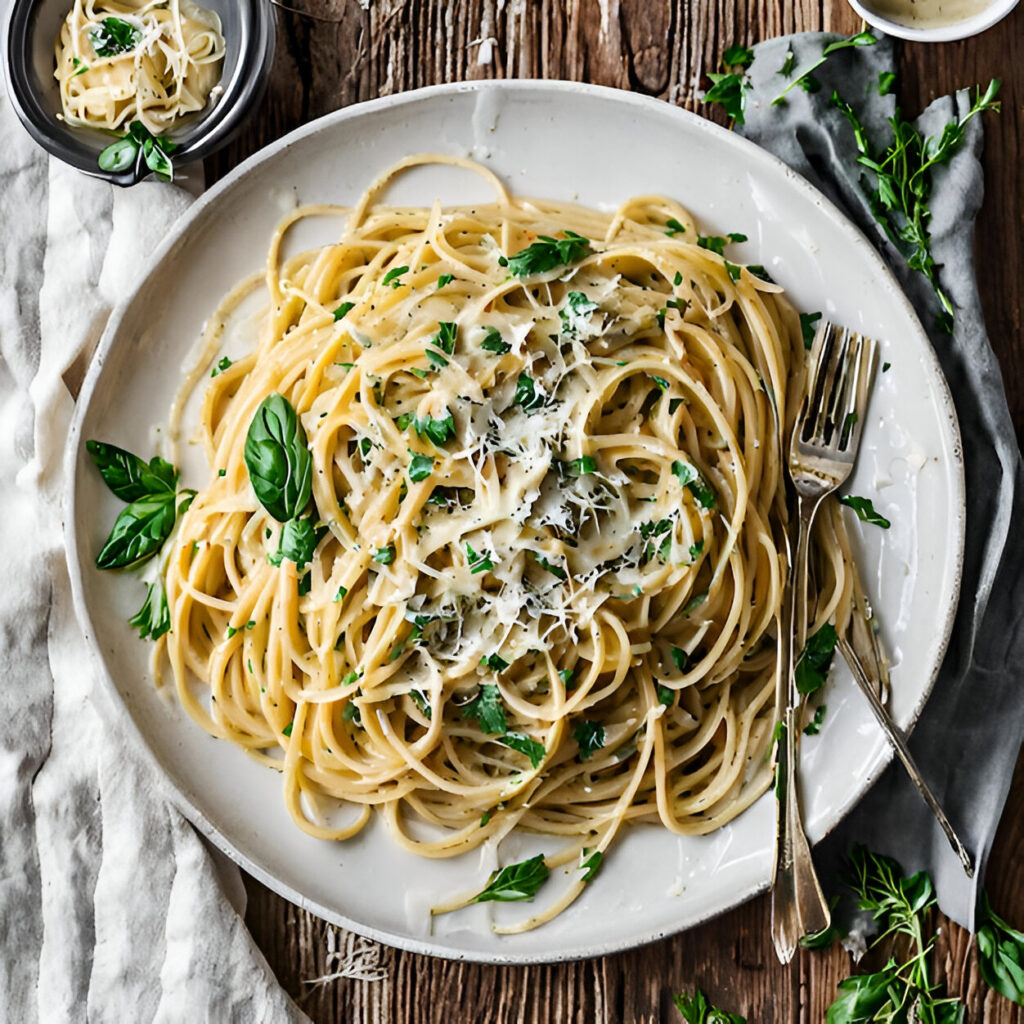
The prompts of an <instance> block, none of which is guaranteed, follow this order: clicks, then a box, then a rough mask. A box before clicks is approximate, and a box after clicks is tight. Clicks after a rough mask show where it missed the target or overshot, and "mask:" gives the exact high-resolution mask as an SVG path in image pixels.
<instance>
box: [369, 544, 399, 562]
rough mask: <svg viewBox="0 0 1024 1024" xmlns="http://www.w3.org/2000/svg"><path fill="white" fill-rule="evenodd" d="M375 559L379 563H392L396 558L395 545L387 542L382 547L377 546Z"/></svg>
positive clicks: (374, 554)
mask: <svg viewBox="0 0 1024 1024" xmlns="http://www.w3.org/2000/svg"><path fill="white" fill-rule="evenodd" d="M373 560H374V561H375V562H376V563H377V564H378V565H390V564H391V563H392V562H393V561H394V560H395V545H394V544H385V545H384V547H382V548H377V550H376V551H374V553H373Z"/></svg>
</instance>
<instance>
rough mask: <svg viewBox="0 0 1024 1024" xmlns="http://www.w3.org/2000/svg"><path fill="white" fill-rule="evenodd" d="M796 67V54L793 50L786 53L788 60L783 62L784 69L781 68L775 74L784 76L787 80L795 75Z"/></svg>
mask: <svg viewBox="0 0 1024 1024" xmlns="http://www.w3.org/2000/svg"><path fill="white" fill-rule="evenodd" d="M795 67H796V54H794V53H793V51H792V50H787V51H786V59H785V60H784V61H783V62H782V67H781V68H779V70H778V71H776V72H775V73H776V74H777V75H782V76H783V77H785V78H789V76H790V75H791V74H793V68H795Z"/></svg>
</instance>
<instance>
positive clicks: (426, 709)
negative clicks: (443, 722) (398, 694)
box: [409, 690, 434, 720]
mask: <svg viewBox="0 0 1024 1024" xmlns="http://www.w3.org/2000/svg"><path fill="white" fill-rule="evenodd" d="M409 696H410V697H411V698H412V700H413V703H414V704H415V705H416V707H417V708H419V712H420V714H421V715H422V716H423V717H424V718H426V719H428V720H429V719H432V718H433V717H434V712H433V709H432V708H431V706H430V701H429V699H428V698H427V695H426V694H425V693H424V692H423V691H422V690H410V691H409Z"/></svg>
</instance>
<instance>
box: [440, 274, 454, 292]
mask: <svg viewBox="0 0 1024 1024" xmlns="http://www.w3.org/2000/svg"><path fill="white" fill-rule="evenodd" d="M454 280H455V275H454V274H442V275H441V276H440V277H439V278H438V279H437V290H438V291H440V290H441V289H442V288H443V287H444V286H445V285H446V284H451V283H452V281H454Z"/></svg>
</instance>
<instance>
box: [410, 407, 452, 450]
mask: <svg viewBox="0 0 1024 1024" xmlns="http://www.w3.org/2000/svg"><path fill="white" fill-rule="evenodd" d="M405 415H408V413H406V414H405ZM401 419H402V417H401V416H400V417H399V420H401ZM413 428H414V429H415V431H416V433H417V434H419V436H420V437H425V438H427V440H428V441H432V442H433V443H434V444H435V445H437V447H438V448H440V447H441V445H443V444H444V443H445V441H447V440H449V439H450V438H453V437H454V436H455V419H454V417H453V416H452V414H451V413H450V412H449V411H447V410H445V414H444V415H443V416H441V417H439V418H438V419H435V418H434V417H433V416H417V417H416V418H415V419H414V420H413Z"/></svg>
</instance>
